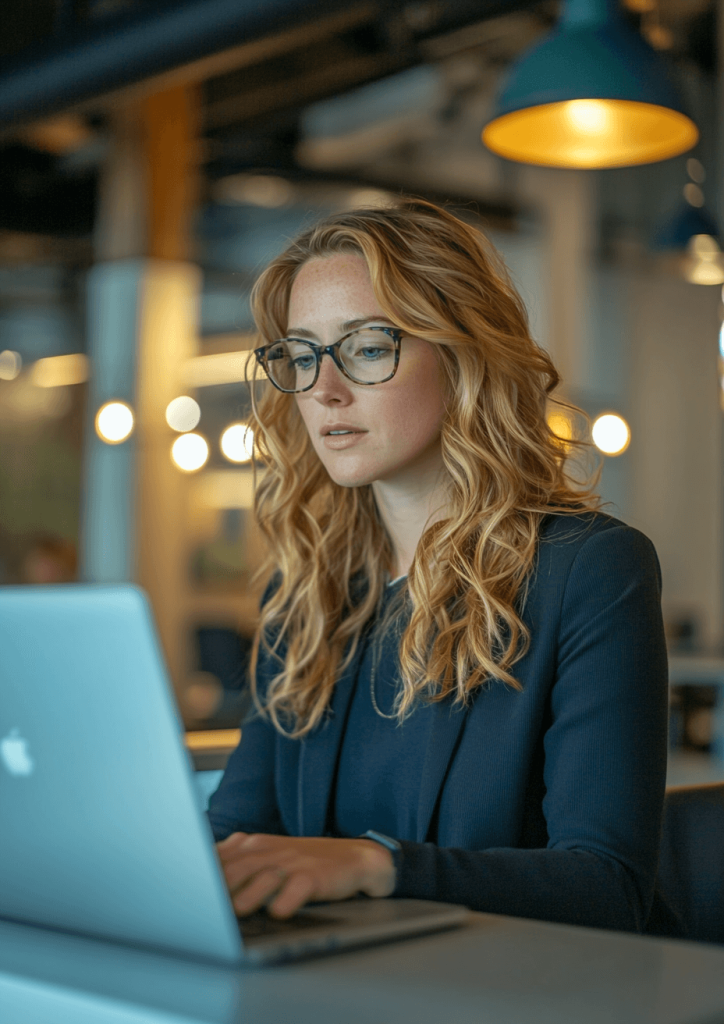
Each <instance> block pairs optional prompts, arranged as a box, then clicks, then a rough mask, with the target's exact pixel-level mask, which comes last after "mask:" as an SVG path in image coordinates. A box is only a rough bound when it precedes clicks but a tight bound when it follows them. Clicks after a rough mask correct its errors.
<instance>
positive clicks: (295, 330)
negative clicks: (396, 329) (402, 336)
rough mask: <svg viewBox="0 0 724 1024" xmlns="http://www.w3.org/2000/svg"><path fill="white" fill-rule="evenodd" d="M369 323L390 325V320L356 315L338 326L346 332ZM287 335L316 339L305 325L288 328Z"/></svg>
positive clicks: (381, 317) (289, 336) (382, 317)
mask: <svg viewBox="0 0 724 1024" xmlns="http://www.w3.org/2000/svg"><path fill="white" fill-rule="evenodd" d="M371 323H375V324H377V323H383V324H390V325H391V326H392V321H391V320H388V319H387V317H386V316H362V317H358V318H357V319H356V320H345V321H344V323H342V324H340V325H339V328H340V331H341V332H342V334H347V333H348V332H349V331H354V330H356V329H357V328H358V327H364V325H365V324H371ZM287 337H288V338H291V337H295V338H310V339H314V340H316V339H317V335H316V334H315V333H314V331H308V330H307V329H306V328H305V327H290V328H288V330H287Z"/></svg>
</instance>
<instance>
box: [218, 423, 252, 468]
mask: <svg viewBox="0 0 724 1024" xmlns="http://www.w3.org/2000/svg"><path fill="white" fill-rule="evenodd" d="M221 451H222V452H223V454H224V455H225V456H226V458H227V459H228V460H229V462H249V460H250V459H252V458H253V456H254V431H253V430H252V429H251V427H247V425H246V424H245V423H232V425H231V426H230V427H227V428H226V430H225V431H224V433H223V434H222V435H221Z"/></svg>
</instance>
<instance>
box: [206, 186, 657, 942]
mask: <svg viewBox="0 0 724 1024" xmlns="http://www.w3.org/2000/svg"><path fill="white" fill-rule="evenodd" d="M253 306H254V313H255V318H256V322H257V325H258V328H259V331H260V334H261V338H262V340H263V344H262V345H261V346H260V347H259V349H257V351H256V356H257V360H258V361H259V363H260V364H261V365H263V367H264V369H265V370H266V372H267V374H268V376H269V378H270V380H271V383H272V385H273V386H271V387H267V388H266V389H265V393H264V395H263V397H262V398H261V400H260V401H259V402H258V404H257V406H256V408H255V415H254V429H255V433H256V438H257V443H258V445H259V449H260V452H261V456H262V458H263V460H264V461H265V462H266V464H267V469H266V472H265V475H264V477H263V479H262V480H261V482H260V484H259V487H258V490H257V499H256V512H257V516H258V519H259V522H260V524H261V527H262V529H263V530H264V533H265V535H266V538H267V540H268V542H269V548H270V552H271V566H272V567H273V569H274V570H276V572H275V575H274V577H273V579H272V584H271V586H270V587H269V588H268V590H267V594H266V595H265V600H264V601H263V602H262V605H263V607H262V615H261V625H260V630H259V635H258V637H257V641H256V648H255V658H254V662H253V664H254V666H255V667H254V679H253V692H254V697H255V702H256V711H255V712H254V713H253V714H252V715H251V716H250V717H249V718H248V719H247V721H245V723H244V725H243V729H242V738H241V742H240V745H239V747H238V748H237V750H236V751H235V752H234V753H233V754H232V756H231V758H230V760H229V764H228V767H227V769H226V772H225V775H224V777H223V780H222V782H221V785H220V787H219V789H218V791H217V792H216V794H215V795H214V796H213V797H212V799H211V802H210V811H209V815H210V820H211V824H212V827H213V830H214V834H215V836H216V839H217V840H218V846H217V850H218V853H219V856H220V859H221V863H222V866H223V869H224V872H225V876H226V880H227V884H228V886H229V890H230V892H231V894H232V898H233V902H234V906H235V908H236V911H237V913H238V914H240V915H244V914H247V913H250V912H251V911H253V910H255V909H257V908H258V907H260V906H261V905H263V904H264V903H266V904H267V906H268V908H269V910H270V912H271V913H272V914H274V915H275V916H279V917H286V916H288V915H290V914H292V913H293V912H294V911H296V910H297V909H298V908H299V907H300V906H302V905H303V904H304V903H305V902H307V901H316V900H338V899H345V898H347V897H350V896H353V895H355V894H357V893H360V892H361V893H366V894H368V895H370V896H390V895H395V896H406V897H417V898H423V899H433V900H444V901H448V902H451V903H461V904H466V905H467V906H469V907H471V908H473V909H476V910H482V911H491V912H495V913H503V914H512V915H516V916H522V917H536V918H542V919H546V920H549V921H561V922H566V923H570V924H581V925H591V926H596V927H609V928H617V929H623V930H631V931H642V930H644V928H645V927H646V925H647V922H648V921H649V918H650V916H651V914H652V906H654V905H655V906H656V907H657V909H656V910H655V912H654V916H655V917H656V916H657V915H658V914H659V913H661V910H660V908H658V900H654V889H655V878H656V866H657V856H658V843H659V830H660V819H661V811H662V803H663V795H664V783H665V769H666V728H667V672H666V653H665V647H664V636H663V628H662V622H661V613H660V579H659V569H658V563H657V559H656V555H655V552H654V549H653V547H652V545H651V543H650V542H649V541H648V540H647V539H646V538H645V537H644V536H643V535H642V534H640V533H638V532H637V531H636V530H633V529H630V528H629V527H627V526H625V525H624V524H623V523H621V522H619V521H617V520H616V519H612V518H610V517H609V516H606V515H603V514H602V513H600V512H598V511H596V506H597V502H596V499H595V497H594V495H593V494H592V493H591V491H590V490H586V489H584V488H582V487H581V486H577V485H574V484H573V483H572V482H571V480H570V478H569V476H568V474H567V467H568V463H569V460H570V457H571V453H575V452H576V450H577V446H576V443H575V442H573V443H566V444H564V443H563V442H562V441H561V439H560V438H558V437H556V436H555V435H554V434H553V433H552V431H551V430H550V428H549V427H548V425H547V422H546V406H547V401H548V395H549V394H550V392H551V391H552V390H553V388H554V387H555V386H556V384H557V383H558V375H557V373H556V371H555V369H554V367H553V365H552V363H551V361H550V359H549V357H548V356H547V355H546V353H545V352H544V351H543V350H541V349H540V348H539V347H538V346H537V345H536V344H535V342H534V341H533V340H532V338H531V336H530V333H529V329H528V325H527V320H526V315H525V310H524V307H523V305H522V303H521V300H520V298H519V296H518V295H517V293H516V292H515V290H514V288H513V286H512V284H511V283H510V280H509V278H508V276H507V273H506V271H505V269H504V267H503V266H502V264H501V261H500V260H499V259H498V257H497V255H496V254H495V252H494V250H493V249H492V247H491V246H490V244H489V243H488V242H487V241H486V240H485V239H484V238H483V237H482V236H481V235H480V234H479V233H478V232H476V231H475V230H473V229H472V228H471V227H469V226H468V225H466V224H464V223H463V222H462V221H460V220H458V219H457V218H455V217H454V216H452V215H451V214H450V213H448V212H446V211H445V210H442V209H439V208H437V207H435V206H432V205H430V204H428V203H425V202H422V201H417V200H402V201H400V202H399V203H398V204H397V205H396V206H394V207H390V208H386V209H371V210H358V211H356V212H352V213H345V214H340V215H337V216H333V217H331V218H329V219H328V220H327V221H325V222H323V223H322V224H320V225H318V226H316V227H314V228H312V229H311V230H309V231H307V232H306V233H305V234H304V235H302V236H301V237H300V238H299V239H298V240H297V241H296V242H293V243H292V244H291V245H290V246H289V247H288V248H287V250H286V251H285V252H284V253H283V254H282V255H281V256H279V257H278V258H277V259H275V260H274V261H273V262H272V263H271V265H270V266H269V267H268V268H267V269H266V270H265V271H264V273H263V274H262V275H261V277H260V279H259V281H258V282H257V285H256V288H255V293H254V297H253Z"/></svg>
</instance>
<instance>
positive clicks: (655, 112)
mask: <svg viewBox="0 0 724 1024" xmlns="http://www.w3.org/2000/svg"><path fill="white" fill-rule="evenodd" d="M698 138H699V133H698V130H697V128H696V125H695V124H694V122H693V121H692V120H691V118H690V117H689V116H688V115H687V114H686V112H685V110H684V107H683V104H682V101H681V97H680V96H679V93H678V90H677V89H676V86H675V85H674V83H673V81H672V79H671V77H670V75H669V72H668V70H667V68H666V65H665V64H664V62H663V60H662V58H661V57H660V56H659V55H658V54H657V53H656V52H655V51H654V50H652V49H651V47H650V46H649V45H648V44H647V43H646V42H645V41H644V40H643V39H642V38H641V36H640V35H639V34H638V32H635V31H634V30H633V29H631V28H629V26H628V25H627V24H626V22H625V21H624V19H623V18H622V17H621V15H620V14H619V11H618V7H617V4H616V0H567V3H566V6H565V9H564V13H563V17H562V19H561V22H560V23H559V25H558V26H557V27H556V29H555V30H554V31H553V32H552V33H551V34H550V35H549V36H547V37H546V38H545V39H544V40H543V41H542V42H541V43H538V44H537V45H536V46H534V47H533V48H532V49H531V50H529V51H528V53H526V54H524V55H523V57H521V58H520V60H519V61H518V62H517V63H516V64H514V65H513V67H512V68H511V70H510V72H509V73H508V75H507V77H506V79H505V80H504V81H503V83H502V88H501V91H500V93H499V95H498V98H497V102H496V109H495V114H494V116H493V118H492V119H491V120H490V121H489V122H488V124H487V125H486V126H485V128H484V129H483V142H484V143H485V145H486V146H487V147H488V149H490V150H492V151H493V152H494V153H497V154H498V155H499V156H502V157H505V158H506V159H508V160H517V161H519V162H521V163H529V164H539V165H543V166H548V167H583V168H598V167H625V166H630V165H632V164H646V163H653V162H655V161H657V160H666V159H668V158H669V157H672V156H677V155H678V154H679V153H684V152H686V150H688V149H691V147H692V146H694V145H695V144H696V142H697V140H698Z"/></svg>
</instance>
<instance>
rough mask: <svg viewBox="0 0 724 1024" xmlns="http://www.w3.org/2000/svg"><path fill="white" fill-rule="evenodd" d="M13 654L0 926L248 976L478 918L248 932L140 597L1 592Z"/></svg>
mask: <svg viewBox="0 0 724 1024" xmlns="http://www.w3.org/2000/svg"><path fill="white" fill-rule="evenodd" d="M0 652H2V653H1V654H0V806H1V807H2V812H3V826H2V842H0V878H1V879H2V884H1V885H0V917H2V918H6V919H9V920H14V921H19V922H23V923H26V924H34V925H38V926H41V927H45V928H53V929H59V930H62V931H69V932H77V933H80V934H84V935H89V936H93V937H97V938H102V939H107V940H113V941H116V942H122V943H128V944H133V945H141V946H147V947H151V948H154V949H159V950H163V951H166V952H170V953H172V954H175V955H182V956H189V957H194V958H203V959H210V960H215V961H221V962H224V963H232V964H236V963H244V962H246V963H252V964H260V963H275V962H281V961H286V960H292V959H297V958H299V957H304V956H309V955H312V954H319V953H325V952H329V951H332V950H339V949H343V948H345V947H352V946H360V945H367V944H371V943H376V942H381V941H386V940H389V939H394V938H399V937H402V936H406V935H413V934H418V933H423V932H432V931H437V930H440V929H444V928H450V927H453V926H456V925H459V924H462V923H463V922H464V921H465V920H466V918H467V917H468V915H469V911H468V910H467V909H466V908H465V907H458V906H453V905H450V904H443V903H434V902H430V901H423V900H405V899H369V898H367V897H364V898H356V899H351V900H345V901H340V902H334V903H326V904H314V905H311V906H309V907H306V908H304V909H303V910H301V911H300V912H299V913H298V914H297V915H295V917H294V918H292V919H290V920H289V921H286V922H282V921H276V920H274V919H272V918H270V917H267V915H266V914H265V913H264V912H261V913H258V914H256V915H254V916H253V917H251V918H242V919H237V917H236V916H235V914H234V911H233V907H232V904H231V901H230V899H229V895H228V892H227V889H226V886H225V883H224V878H223V874H222V872H221V869H220V866H219V863H218V860H217V857H216V853H215V850H214V840H213V836H212V832H211V828H210V826H209V823H208V819H207V817H206V814H205V812H204V809H203V806H202V801H201V799H200V797H199V793H198V790H197V787H196V786H195V784H194V778H193V769H192V766H191V763H190V760H189V756H188V754H187V751H186V748H185V745H184V742H183V726H182V723H181V721H180V719H179V716H178V711H177V708H176V705H175V702H174V698H173V696H172V692H171V688H170V686H169V682H168V676H167V673H166V669H165V666H164V662H163V658H162V655H161V651H160V647H159V643H158V640H157V637H156V632H155V629H154V625H153V620H152V616H151V612H150V608H149V604H148V601H147V599H146V597H145V596H144V594H143V592H142V591H141V590H139V589H138V588H137V587H134V586H130V585H128V586H126V585H124V586H100V585H85V584H77V585H76V584H71V585H67V586H43V587H0Z"/></svg>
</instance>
